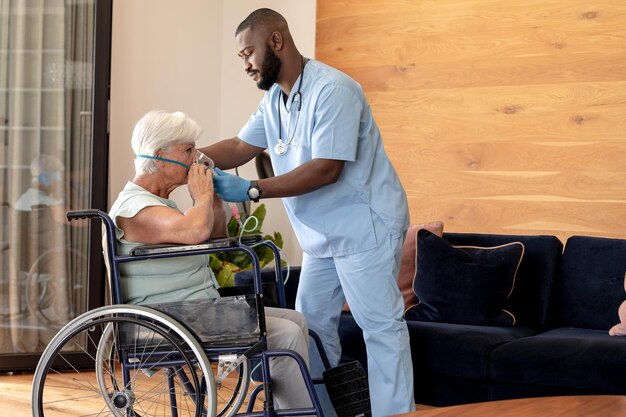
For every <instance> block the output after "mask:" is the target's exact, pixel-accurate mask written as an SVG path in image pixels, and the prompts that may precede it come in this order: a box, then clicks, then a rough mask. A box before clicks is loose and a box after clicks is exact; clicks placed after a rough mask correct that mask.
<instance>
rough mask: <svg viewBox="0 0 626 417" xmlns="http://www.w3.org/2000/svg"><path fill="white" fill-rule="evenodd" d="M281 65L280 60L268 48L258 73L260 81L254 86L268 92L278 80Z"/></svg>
mask: <svg viewBox="0 0 626 417" xmlns="http://www.w3.org/2000/svg"><path fill="white" fill-rule="evenodd" d="M281 65H282V62H281V61H280V58H278V56H276V54H275V53H274V51H272V50H271V49H269V48H268V49H267V52H266V53H265V58H264V59H263V64H262V65H261V71H259V72H260V75H261V79H260V80H259V82H257V83H256V86H257V87H259V88H260V89H261V90H265V91H267V90H269V89H270V88H271V87H272V86H273V85H274V83H275V82H276V81H277V80H278V74H279V73H280V67H281Z"/></svg>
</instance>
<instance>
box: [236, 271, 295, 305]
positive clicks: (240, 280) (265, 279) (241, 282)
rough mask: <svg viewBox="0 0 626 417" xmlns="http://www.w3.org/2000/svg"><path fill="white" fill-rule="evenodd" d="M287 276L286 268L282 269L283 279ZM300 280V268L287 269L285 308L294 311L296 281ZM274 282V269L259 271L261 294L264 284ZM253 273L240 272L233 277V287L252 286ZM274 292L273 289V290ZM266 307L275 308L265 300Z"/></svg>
mask: <svg viewBox="0 0 626 417" xmlns="http://www.w3.org/2000/svg"><path fill="white" fill-rule="evenodd" d="M286 276H287V268H283V279H284V278H285V277H286ZM299 280H300V267H299V266H292V267H291V268H289V279H288V280H287V282H286V283H285V301H286V305H285V307H286V308H290V309H294V308H295V306H296V293H297V292H298V281H299ZM275 281H276V275H275V272H274V268H264V269H262V270H261V282H262V283H263V292H264V293H265V285H266V283H273V282H275ZM253 282H254V272H253V271H240V272H237V274H236V275H235V286H247V285H253ZM274 291H275V289H274ZM265 305H266V306H270V307H275V306H276V305H271V304H270V303H269V302H268V301H267V300H266V302H265Z"/></svg>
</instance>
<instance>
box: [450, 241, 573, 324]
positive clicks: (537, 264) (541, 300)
mask: <svg viewBox="0 0 626 417" xmlns="http://www.w3.org/2000/svg"><path fill="white" fill-rule="evenodd" d="M443 237H444V239H446V240H447V241H448V242H450V243H451V244H453V245H460V246H472V245H473V246H497V245H502V244H505V243H509V242H522V243H523V244H524V257H523V258H522V264H521V265H520V268H519V271H518V274H517V278H516V282H515V291H513V294H512V295H511V297H510V298H509V299H508V300H506V303H505V306H504V308H505V309H507V310H508V311H511V312H512V313H513V314H514V315H515V317H516V319H517V323H516V325H525V326H530V327H532V328H540V327H541V326H543V325H544V323H545V320H546V317H547V311H548V298H549V294H550V287H551V285H552V280H553V278H554V274H555V271H556V267H557V262H558V260H559V259H560V257H561V253H562V251H563V244H562V243H561V241H560V240H559V239H557V238H556V237H555V236H543V235H542V236H540V235H534V236H524V235H493V234H477V233H444V235H443Z"/></svg>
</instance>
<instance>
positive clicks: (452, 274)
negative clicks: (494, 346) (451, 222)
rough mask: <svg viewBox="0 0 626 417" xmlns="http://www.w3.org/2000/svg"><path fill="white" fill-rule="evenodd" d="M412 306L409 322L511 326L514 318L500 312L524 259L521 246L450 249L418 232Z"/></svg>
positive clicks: (435, 238)
mask: <svg viewBox="0 0 626 417" xmlns="http://www.w3.org/2000/svg"><path fill="white" fill-rule="evenodd" d="M417 239H418V245H417V258H418V262H417V270H416V273H415V279H414V280H413V291H414V292H415V297H416V302H417V304H416V305H414V306H413V307H411V308H409V309H407V310H406V312H405V317H406V318H407V319H409V320H423V321H438V322H445V323H458V324H476V325H488V326H512V325H514V324H515V316H514V315H513V314H512V313H511V312H509V311H507V310H505V309H504V308H503V306H504V302H505V300H506V299H507V298H509V297H510V296H511V293H512V292H513V288H514V286H515V277H516V275H517V270H518V268H519V265H520V263H521V261H522V256H523V255H524V245H523V244H522V243H521V242H511V243H508V244H505V245H501V246H495V247H476V246H453V245H451V244H450V243H448V242H447V241H445V240H444V239H442V238H440V237H438V236H435V235H434V234H432V233H431V232H429V231H427V230H420V231H419V232H418V237H417Z"/></svg>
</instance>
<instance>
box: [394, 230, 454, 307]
mask: <svg viewBox="0 0 626 417" xmlns="http://www.w3.org/2000/svg"><path fill="white" fill-rule="evenodd" d="M422 229H426V230H430V231H431V232H432V233H434V234H435V235H437V236H439V237H441V236H443V222H441V221H434V222H430V223H422V224H412V225H410V226H409V230H407V233H406V239H405V240H404V245H402V261H401V262H400V272H399V273H398V288H400V292H401V293H402V298H403V299H404V308H405V309H407V308H409V307H411V306H412V305H414V304H415V294H414V293H413V279H414V278H415V269H416V262H417V232H418V231H420V230H422Z"/></svg>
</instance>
